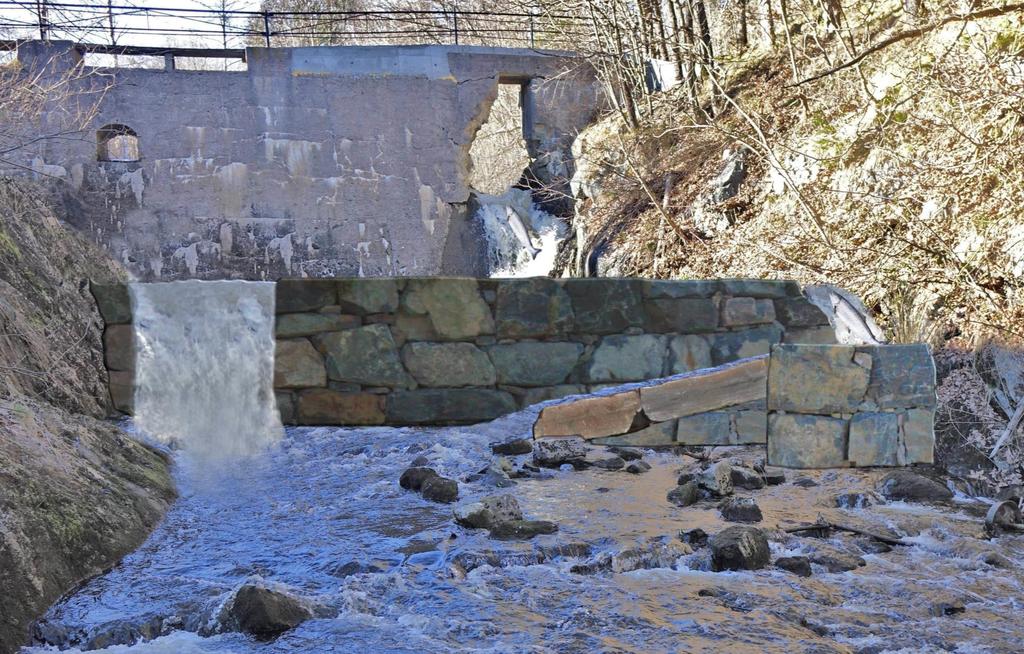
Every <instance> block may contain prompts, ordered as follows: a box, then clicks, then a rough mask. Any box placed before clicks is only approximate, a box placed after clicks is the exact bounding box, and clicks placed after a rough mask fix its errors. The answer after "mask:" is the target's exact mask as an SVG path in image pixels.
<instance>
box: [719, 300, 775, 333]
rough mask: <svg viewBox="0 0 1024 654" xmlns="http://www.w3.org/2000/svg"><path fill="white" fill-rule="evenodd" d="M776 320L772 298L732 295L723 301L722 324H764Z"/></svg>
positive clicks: (734, 325) (730, 325)
mask: <svg viewBox="0 0 1024 654" xmlns="http://www.w3.org/2000/svg"><path fill="white" fill-rule="evenodd" d="M774 320H775V305H774V304H772V301H771V300H767V299H758V298H753V297H731V298H727V299H726V300H725V302H723V303H722V326H724V327H742V326H746V325H763V324H766V323H770V322H772V321H774Z"/></svg>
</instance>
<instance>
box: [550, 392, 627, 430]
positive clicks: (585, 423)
mask: <svg viewBox="0 0 1024 654" xmlns="http://www.w3.org/2000/svg"><path fill="white" fill-rule="evenodd" d="M639 411H640V394H639V393H638V392H637V391H635V390H633V391H626V392H625V393H616V394H615V395H604V396H597V397H587V398H584V399H581V400H576V401H575V402H566V403H564V404H556V405H554V406H549V407H545V408H544V409H543V410H542V411H541V412H540V415H539V416H537V421H536V422H535V423H534V425H533V436H534V438H543V437H546V436H582V437H583V438H587V439H590V438H600V437H602V436H617V435H619V434H625V433H626V432H628V431H629V430H630V427H632V426H633V421H634V419H635V418H636V414H637V412H639Z"/></svg>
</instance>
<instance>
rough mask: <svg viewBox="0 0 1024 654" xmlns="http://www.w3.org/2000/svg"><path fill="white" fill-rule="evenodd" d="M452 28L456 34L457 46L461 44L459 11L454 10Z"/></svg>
mask: <svg viewBox="0 0 1024 654" xmlns="http://www.w3.org/2000/svg"><path fill="white" fill-rule="evenodd" d="M452 28H453V31H454V32H455V45H458V44H459V10H458V9H453V10H452Z"/></svg>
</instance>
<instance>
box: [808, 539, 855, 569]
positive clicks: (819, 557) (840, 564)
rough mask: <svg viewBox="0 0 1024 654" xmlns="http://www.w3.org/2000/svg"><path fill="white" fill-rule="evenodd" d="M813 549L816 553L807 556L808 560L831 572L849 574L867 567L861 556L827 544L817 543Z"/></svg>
mask: <svg viewBox="0 0 1024 654" xmlns="http://www.w3.org/2000/svg"><path fill="white" fill-rule="evenodd" d="M813 547H814V551H813V552H811V553H810V554H808V555H807V560H808V561H810V562H811V563H816V564H818V565H820V566H824V567H825V568H826V569H827V570H828V571H829V572H847V571H848V570H854V569H856V568H859V567H862V566H865V565H867V562H866V561H865V560H864V559H863V558H861V557H860V556H859V555H857V554H854V553H852V552H848V551H846V550H842V549H839V548H838V547H832V546H831V545H829V544H827V543H819V542H815V543H814V545H813Z"/></svg>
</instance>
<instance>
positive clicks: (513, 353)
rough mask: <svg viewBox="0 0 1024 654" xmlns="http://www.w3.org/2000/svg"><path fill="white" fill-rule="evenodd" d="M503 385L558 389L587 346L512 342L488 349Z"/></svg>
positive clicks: (560, 343)
mask: <svg viewBox="0 0 1024 654" xmlns="http://www.w3.org/2000/svg"><path fill="white" fill-rule="evenodd" d="M487 354H488V355H490V357H491V361H492V362H493V363H494V369H495V370H496V371H497V376H498V383H499V384H510V385H513V386H555V385H558V384H562V383H563V382H565V381H566V379H567V378H568V377H569V375H570V373H572V371H573V368H575V367H576V363H577V362H578V361H579V359H580V355H582V354H583V345H582V344H580V343H570V342H553V343H533V342H527V343H509V344H503V345H494V346H492V347H490V348H488V349H487Z"/></svg>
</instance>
